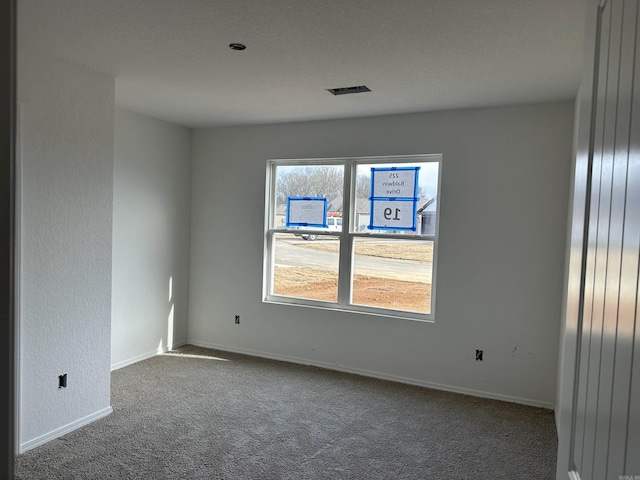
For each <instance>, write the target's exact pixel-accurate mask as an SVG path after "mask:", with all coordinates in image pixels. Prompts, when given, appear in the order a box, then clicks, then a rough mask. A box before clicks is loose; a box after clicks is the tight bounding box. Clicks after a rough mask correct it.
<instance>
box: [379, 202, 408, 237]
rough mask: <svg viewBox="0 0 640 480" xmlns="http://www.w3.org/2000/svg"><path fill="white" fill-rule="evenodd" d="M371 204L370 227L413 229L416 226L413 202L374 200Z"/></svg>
mask: <svg viewBox="0 0 640 480" xmlns="http://www.w3.org/2000/svg"><path fill="white" fill-rule="evenodd" d="M371 203H372V204H373V214H372V219H373V222H372V225H371V226H372V227H373V228H374V229H375V228H384V229H391V230H392V229H403V230H413V229H415V228H416V224H415V219H416V213H415V202H413V201H397V200H396V201H394V200H376V201H374V202H371Z"/></svg>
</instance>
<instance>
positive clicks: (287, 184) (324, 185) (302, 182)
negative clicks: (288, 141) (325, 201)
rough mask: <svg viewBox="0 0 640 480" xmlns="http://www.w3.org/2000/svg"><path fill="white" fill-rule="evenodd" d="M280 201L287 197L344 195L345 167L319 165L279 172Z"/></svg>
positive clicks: (282, 201) (278, 190) (278, 189)
mask: <svg viewBox="0 0 640 480" xmlns="http://www.w3.org/2000/svg"><path fill="white" fill-rule="evenodd" d="M277 183H278V184H277V186H276V187H277V188H276V190H277V192H278V202H279V203H284V202H285V201H286V200H287V197H332V196H334V195H342V185H343V168H342V167H341V166H331V165H318V166H305V167H296V168H293V169H291V170H289V171H282V172H279V173H278V182H277Z"/></svg>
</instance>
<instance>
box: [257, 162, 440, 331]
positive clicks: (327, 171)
mask: <svg viewBox="0 0 640 480" xmlns="http://www.w3.org/2000/svg"><path fill="white" fill-rule="evenodd" d="M441 159H442V157H441V155H411V156H402V157H366V158H345V159H302V160H269V161H268V162H267V189H266V192H267V194H266V224H265V258H264V287H263V296H264V300H265V301H267V302H275V303H287V304H296V305H306V306H312V307H320V308H328V309H337V310H348V311H356V312H362V313H371V314H381V315H388V316H395V317H403V318H411V319H416V320H431V319H433V317H434V307H435V272H436V253H437V247H438V211H439V201H438V199H439V189H440V165H441Z"/></svg>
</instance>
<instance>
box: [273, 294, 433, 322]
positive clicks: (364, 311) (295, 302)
mask: <svg viewBox="0 0 640 480" xmlns="http://www.w3.org/2000/svg"><path fill="white" fill-rule="evenodd" d="M262 302H263V303H267V304H271V305H287V306H292V307H306V308H315V309H318V310H328V311H331V312H339V313H355V314H358V315H369V316H375V317H383V318H391V319H394V320H410V321H414V322H421V323H435V318H434V315H433V314H425V313H418V312H404V311H400V310H390V309H386V308H375V307H365V306H362V305H353V306H345V305H339V304H337V303H325V302H315V301H313V300H307V299H302V298H291V297H280V296H278V295H269V296H267V297H266V298H263V299H262Z"/></svg>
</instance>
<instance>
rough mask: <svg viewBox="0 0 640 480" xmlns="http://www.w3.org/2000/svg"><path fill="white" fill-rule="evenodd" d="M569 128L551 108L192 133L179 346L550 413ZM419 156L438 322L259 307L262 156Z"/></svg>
mask: <svg viewBox="0 0 640 480" xmlns="http://www.w3.org/2000/svg"><path fill="white" fill-rule="evenodd" d="M572 122H573V104H572V102H566V103H565V102H563V103H550V104H539V105H528V106H514V107H505V108H490V109H475V110H459V111H448V112H436V113H425V114H415V115H399V116H388V117H372V118H366V119H353V120H339V121H326V122H309V123H298V124H281V125H267V126H256V127H237V128H217V129H216V128H213V129H200V130H196V131H195V133H194V144H193V149H194V151H193V165H192V168H193V177H192V178H193V181H192V192H193V197H192V225H193V228H192V234H191V240H192V242H191V282H190V285H191V289H190V308H189V341H190V342H192V343H196V344H200V345H209V346H222V347H224V348H228V349H232V350H238V351H244V352H249V353H258V354H261V355H267V356H273V357H279V358H287V359H294V360H296V361H301V362H311V363H315V364H318V365H325V366H328V367H334V368H341V369H346V370H351V371H356V372H363V373H367V374H372V375H377V376H383V377H388V378H395V379H399V380H404V381H409V382H413V383H418V384H423V385H435V386H438V385H440V386H444V387H445V388H449V389H453V390H459V391H464V392H471V393H476V394H481V395H489V396H494V397H499V398H506V399H511V400H515V401H521V402H526V403H534V404H542V405H546V406H553V404H554V401H555V390H556V374H557V360H558V340H559V339H558V334H559V324H560V311H561V296H562V276H563V263H564V246H565V230H566V220H567V202H568V189H569V170H570V164H571V138H572ZM418 153H442V154H443V164H442V197H441V204H440V208H441V223H440V243H439V254H438V271H437V287H436V288H437V290H436V295H437V307H436V312H435V315H436V321H435V323H433V324H431V323H423V322H415V321H408V320H398V319H390V318H385V317H377V316H369V315H360V314H350V313H341V312H332V311H326V310H318V309H311V308H303V307H295V306H287V305H272V304H264V303H262V301H261V289H262V254H263V227H264V219H263V212H264V183H265V166H266V160H267V159H269V158H304V157H337V156H367V155H400V154H418ZM234 314H240V315H241V318H242V322H241V324H240V325H235V324H234V321H233V319H234ZM476 348H479V349H483V350H484V361H483V362H476V361H475V349H476Z"/></svg>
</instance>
